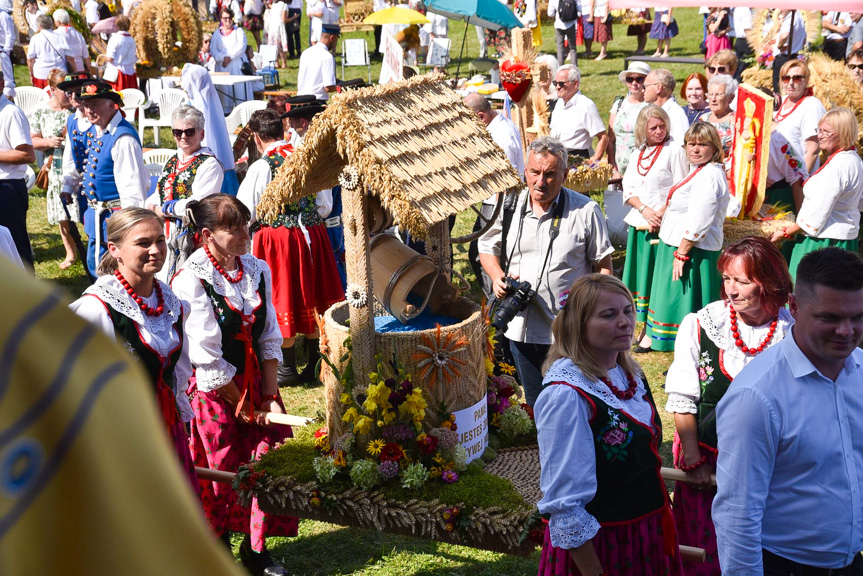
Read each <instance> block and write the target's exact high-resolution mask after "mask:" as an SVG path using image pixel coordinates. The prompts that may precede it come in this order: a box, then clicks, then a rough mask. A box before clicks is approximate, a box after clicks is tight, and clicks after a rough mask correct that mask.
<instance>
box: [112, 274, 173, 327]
mask: <svg viewBox="0 0 863 576" xmlns="http://www.w3.org/2000/svg"><path fill="white" fill-rule="evenodd" d="M114 277H115V278H117V281H118V282H120V284H122V285H123V288H125V289H126V293H128V294H129V296H131V297H132V300H134V301H135V303H136V304H137V305H138V306H140V307H141V312H143V313H144V314H146V315H147V316H161V315H162V312H164V311H165V297H164V296H163V295H162V287H161V286H159V282H158V281H154V282H153V288H154V289H155V290H156V308H155V309H154V308H150V307H149V306H148V305H147V303H146V302H144V299H143V298H141V297H140V296H138V294H136V293H135V290H133V289H132V285H131V284H129V282H128V281H127V280H126V279H125V278H123V274H121V273H120V271H119V270H114Z"/></svg>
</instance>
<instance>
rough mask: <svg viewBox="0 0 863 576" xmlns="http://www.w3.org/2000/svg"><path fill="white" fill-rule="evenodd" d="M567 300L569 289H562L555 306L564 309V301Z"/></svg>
mask: <svg viewBox="0 0 863 576" xmlns="http://www.w3.org/2000/svg"><path fill="white" fill-rule="evenodd" d="M567 302H569V290H564V291H563V292H561V293H560V295H559V296H558V297H557V307H558V308H559V309H560V310H564V309H566V303H567Z"/></svg>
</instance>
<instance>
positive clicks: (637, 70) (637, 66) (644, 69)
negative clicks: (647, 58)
mask: <svg viewBox="0 0 863 576" xmlns="http://www.w3.org/2000/svg"><path fill="white" fill-rule="evenodd" d="M630 74H638V75H640V76H647V75H648V74H650V66H648V65H647V64H646V63H645V62H640V61H638V60H633V61H632V62H630V63H629V68H627V69H626V70H624V71H623V72H621V73H620V74H618V75H617V77H618V78H619V79H620V81H621V82H626V77H627V76H629V75H630Z"/></svg>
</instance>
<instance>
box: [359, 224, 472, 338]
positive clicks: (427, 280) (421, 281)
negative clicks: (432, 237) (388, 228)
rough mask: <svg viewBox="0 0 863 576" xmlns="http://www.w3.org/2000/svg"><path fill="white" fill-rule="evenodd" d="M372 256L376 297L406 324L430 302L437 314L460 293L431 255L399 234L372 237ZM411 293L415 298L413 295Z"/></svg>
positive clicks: (373, 283) (430, 307)
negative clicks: (400, 238)
mask: <svg viewBox="0 0 863 576" xmlns="http://www.w3.org/2000/svg"><path fill="white" fill-rule="evenodd" d="M371 260H372V286H373V287H374V293H375V297H376V298H377V299H378V300H379V301H380V302H381V304H383V306H384V308H386V310H387V311H388V312H389V313H390V314H392V315H393V316H395V317H396V318H397V319H398V321H399V322H401V323H402V324H407V323H408V322H410V320H411V319H412V318H414V317H416V316H417V315H419V314H420V313H421V312H422V311H423V309H424V308H425V307H426V306H428V308H429V309H430V310H431V311H432V312H433V313H435V314H437V312H438V310H440V308H441V305H443V303H444V302H447V301H450V300H453V299H454V298H455V296H456V289H455V288H454V287H453V286H452V285H451V284H450V283H449V282H447V279H446V277H445V276H444V275H443V274H441V273H440V271H439V270H438V268H437V266H435V265H434V263H433V262H432V260H431V258H429V257H428V256H423V255H422V254H419V253H417V252H416V251H414V250H412V249H411V248H409V247H408V246H406V245H405V244H404V243H402V242H401V240H399V239H398V238H396V237H395V236H390V235H389V234H379V235H378V236H375V237H374V238H372V240H371ZM410 295H413V298H410V299H409V298H408V297H409V296H410ZM409 300H412V301H409ZM419 303H422V304H419Z"/></svg>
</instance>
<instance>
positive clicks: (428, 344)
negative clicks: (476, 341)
mask: <svg viewBox="0 0 863 576" xmlns="http://www.w3.org/2000/svg"><path fill="white" fill-rule="evenodd" d="M422 342H423V343H422V344H420V345H419V346H417V348H419V350H420V351H419V352H417V353H416V354H414V355H413V359H414V361H415V362H417V369H418V370H419V377H420V379H421V380H425V379H428V382H429V388H432V387H434V385H435V384H436V383H437V381H438V380H440V381H442V382H444V383H445V384H450V383H451V382H452V381H453V379H454V378H458V377H459V376H461V367H462V366H464V365H465V361H464V360H462V359H460V358H457V356H458V355H459V354H461V353H462V352H463V351H464V350H465V349H466V348H467V346H468V345H469V344H470V341H469V340H468V339H467V337H465V336H464V335H460V336H459V335H456V333H455V332H449V333H448V334H447V335H446V336H443V335H442V334H441V327H440V324H437V325H436V330H435V335H434V337H433V338H432V337H431V336H429V335H427V334H423V336H422Z"/></svg>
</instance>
